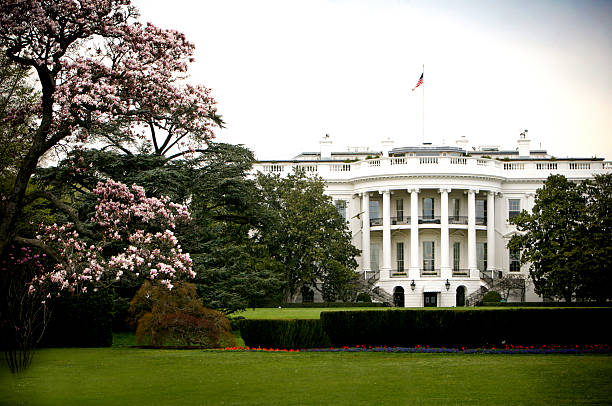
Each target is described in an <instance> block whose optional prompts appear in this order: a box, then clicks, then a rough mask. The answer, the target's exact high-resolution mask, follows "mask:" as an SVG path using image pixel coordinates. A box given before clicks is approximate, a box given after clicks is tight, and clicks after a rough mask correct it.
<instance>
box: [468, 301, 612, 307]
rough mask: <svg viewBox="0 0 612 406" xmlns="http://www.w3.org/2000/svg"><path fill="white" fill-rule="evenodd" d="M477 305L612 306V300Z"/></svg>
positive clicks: (484, 304) (485, 304) (487, 304)
mask: <svg viewBox="0 0 612 406" xmlns="http://www.w3.org/2000/svg"><path fill="white" fill-rule="evenodd" d="M477 306H496V307H612V302H604V303H598V302H569V303H568V302H499V303H497V302H487V303H482V304H479V305H477Z"/></svg>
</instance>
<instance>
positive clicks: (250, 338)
mask: <svg viewBox="0 0 612 406" xmlns="http://www.w3.org/2000/svg"><path fill="white" fill-rule="evenodd" d="M240 334H241V336H242V339H243V340H244V343H245V344H246V345H247V346H249V347H264V348H283V349H300V348H323V347H329V346H330V341H329V337H327V334H326V333H325V331H323V328H322V323H321V321H320V320H251V319H246V320H242V321H240Z"/></svg>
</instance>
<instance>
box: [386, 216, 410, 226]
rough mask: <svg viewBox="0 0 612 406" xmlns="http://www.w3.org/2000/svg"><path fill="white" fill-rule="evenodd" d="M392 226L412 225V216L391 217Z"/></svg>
mask: <svg viewBox="0 0 612 406" xmlns="http://www.w3.org/2000/svg"><path fill="white" fill-rule="evenodd" d="M391 224H394V225H395V224H410V216H399V217H391Z"/></svg>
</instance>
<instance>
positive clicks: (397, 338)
mask: <svg viewBox="0 0 612 406" xmlns="http://www.w3.org/2000/svg"><path fill="white" fill-rule="evenodd" d="M611 317H612V308H559V309H537V308H536V309H512V308H507V309H504V308H502V309H491V310H460V311H459V310H435V311H431V310H393V311H385V312H379V311H347V312H322V313H321V322H322V324H323V329H324V331H325V332H326V333H327V335H328V337H329V338H330V341H331V344H332V345H333V346H334V347H341V346H355V345H371V346H380V345H388V346H402V347H412V346H417V345H422V346H426V345H429V346H435V347H441V346H446V347H461V346H466V347H481V346H486V347H491V346H500V345H504V344H514V345H574V344H611V343H612V339H611V335H610V333H609V331H608V328H607V325H606V323H604V322H602V321H603V320H610V318H611Z"/></svg>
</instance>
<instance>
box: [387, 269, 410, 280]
mask: <svg viewBox="0 0 612 406" xmlns="http://www.w3.org/2000/svg"><path fill="white" fill-rule="evenodd" d="M389 275H390V276H391V277H392V278H407V277H408V271H407V270H405V269H393V270H391V272H389Z"/></svg>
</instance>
